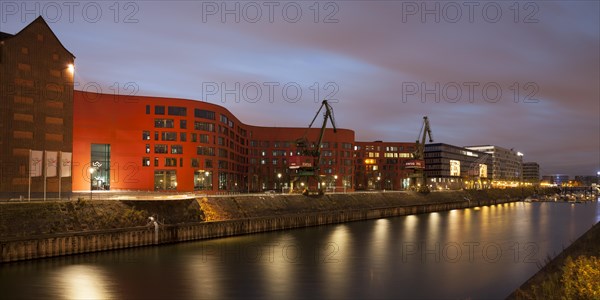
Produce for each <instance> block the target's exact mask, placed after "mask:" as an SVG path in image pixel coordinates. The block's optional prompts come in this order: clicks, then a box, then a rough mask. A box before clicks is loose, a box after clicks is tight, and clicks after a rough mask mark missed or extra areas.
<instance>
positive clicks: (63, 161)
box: [60, 152, 73, 177]
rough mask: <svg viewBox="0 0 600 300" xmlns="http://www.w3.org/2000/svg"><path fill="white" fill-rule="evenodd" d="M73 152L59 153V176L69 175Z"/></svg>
mask: <svg viewBox="0 0 600 300" xmlns="http://www.w3.org/2000/svg"><path fill="white" fill-rule="evenodd" d="M72 160H73V153H71V152H61V153H60V177H71V166H72V165H73V162H72Z"/></svg>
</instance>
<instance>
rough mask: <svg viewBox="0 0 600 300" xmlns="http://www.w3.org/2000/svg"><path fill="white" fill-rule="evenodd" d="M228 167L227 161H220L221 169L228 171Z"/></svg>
mask: <svg viewBox="0 0 600 300" xmlns="http://www.w3.org/2000/svg"><path fill="white" fill-rule="evenodd" d="M227 167H228V163H227V161H226V160H219V169H223V170H226V169H227Z"/></svg>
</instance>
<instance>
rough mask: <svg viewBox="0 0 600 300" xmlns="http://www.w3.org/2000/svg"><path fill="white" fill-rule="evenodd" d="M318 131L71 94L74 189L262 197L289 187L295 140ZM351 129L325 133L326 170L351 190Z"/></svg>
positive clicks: (196, 105)
mask: <svg viewBox="0 0 600 300" xmlns="http://www.w3.org/2000/svg"><path fill="white" fill-rule="evenodd" d="M305 132H308V135H307V138H308V139H309V141H316V139H317V135H318V132H319V129H311V130H309V131H306V129H305V128H284V127H283V128H282V127H259V126H251V125H246V124H243V123H242V122H241V121H240V120H238V119H237V118H236V117H235V116H234V115H233V114H232V113H231V112H229V111H228V110H227V109H225V108H224V107H221V106H218V105H214V104H210V103H207V102H202V101H196V100H186V99H173V98H160V97H145V96H121V95H118V96H115V95H109V94H95V93H88V92H82V91H75V92H74V113H73V191H84V190H90V188H91V189H94V190H112V191H123V190H135V191H154V190H160V191H165V190H166V191H179V192H191V191H201V192H206V193H220V192H259V191H264V190H278V189H281V190H283V189H285V188H288V187H289V186H288V183H289V179H290V177H291V176H293V173H292V171H291V170H289V169H288V166H287V165H288V158H289V157H290V156H293V155H295V150H296V149H295V144H294V140H295V139H297V138H299V137H302V136H303V135H304V134H305ZM353 145H354V131H352V130H347V129H339V130H338V132H337V133H335V134H334V133H333V132H332V130H330V129H328V130H327V131H326V133H325V137H324V145H323V148H322V157H323V159H322V166H321V173H322V174H323V180H324V181H325V180H326V181H327V185H328V186H329V187H334V188H335V187H336V186H337V187H340V188H342V187H343V188H345V189H346V190H351V189H352V185H353V171H354V170H353V162H352V155H353V153H352V148H353Z"/></svg>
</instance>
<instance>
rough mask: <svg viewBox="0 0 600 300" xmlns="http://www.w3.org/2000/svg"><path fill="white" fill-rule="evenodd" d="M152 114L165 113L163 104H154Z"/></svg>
mask: <svg viewBox="0 0 600 300" xmlns="http://www.w3.org/2000/svg"><path fill="white" fill-rule="evenodd" d="M154 114H155V115H164V114H165V107H164V106H159V105H156V106H154Z"/></svg>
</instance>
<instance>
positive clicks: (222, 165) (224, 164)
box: [142, 157, 233, 169]
mask: <svg viewBox="0 0 600 300" xmlns="http://www.w3.org/2000/svg"><path fill="white" fill-rule="evenodd" d="M163 159H164V160H163V161H164V163H163V167H177V166H179V167H183V165H184V163H183V161H184V159H183V158H179V159H177V158H176V157H165V158H163ZM150 163H151V161H150V157H143V158H142V166H144V167H149V166H150ZM154 166H155V167H160V158H159V157H154ZM190 166H192V167H193V168H199V167H200V160H199V159H198V158H192V159H191V161H190ZM217 166H218V168H219V169H229V167H230V166H231V167H233V163H230V162H228V161H226V160H218V161H217ZM204 168H206V169H212V168H213V161H212V160H211V159H205V160H204Z"/></svg>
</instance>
